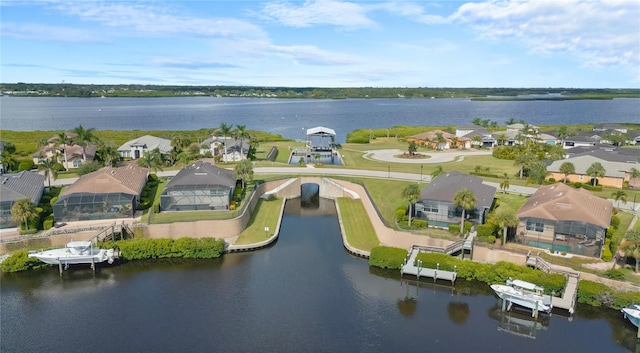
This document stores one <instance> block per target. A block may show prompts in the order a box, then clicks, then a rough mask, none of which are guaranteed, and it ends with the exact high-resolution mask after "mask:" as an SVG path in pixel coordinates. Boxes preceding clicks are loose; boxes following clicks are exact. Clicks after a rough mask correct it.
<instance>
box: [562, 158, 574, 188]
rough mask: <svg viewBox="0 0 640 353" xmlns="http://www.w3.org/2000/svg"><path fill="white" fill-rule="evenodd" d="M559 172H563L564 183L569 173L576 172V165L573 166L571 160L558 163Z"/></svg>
mask: <svg viewBox="0 0 640 353" xmlns="http://www.w3.org/2000/svg"><path fill="white" fill-rule="evenodd" d="M560 173H562V174H564V183H565V184H566V183H567V177H568V176H569V174H575V173H576V166H574V165H573V163H571V162H564V163H562V164H560Z"/></svg>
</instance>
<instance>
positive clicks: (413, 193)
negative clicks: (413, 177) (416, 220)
mask: <svg viewBox="0 0 640 353" xmlns="http://www.w3.org/2000/svg"><path fill="white" fill-rule="evenodd" d="M402 198H404V199H405V200H407V201H409V223H408V224H409V227H411V216H412V215H413V204H414V203H416V201H418V200H420V189H419V188H418V184H414V183H411V184H409V185H407V186H406V187H405V188H404V189H403V190H402Z"/></svg>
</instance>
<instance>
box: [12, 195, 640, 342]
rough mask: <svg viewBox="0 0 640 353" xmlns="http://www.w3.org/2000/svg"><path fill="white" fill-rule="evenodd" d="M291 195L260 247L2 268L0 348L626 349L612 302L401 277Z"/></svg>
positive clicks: (327, 216)
mask: <svg viewBox="0 0 640 353" xmlns="http://www.w3.org/2000/svg"><path fill="white" fill-rule="evenodd" d="M306 204H307V202H305V203H304V205H301V201H300V199H297V200H289V201H288V202H287V205H286V208H285V214H284V217H283V222H282V228H281V231H280V238H279V239H278V241H277V242H276V243H275V244H274V245H273V246H271V247H270V248H267V249H263V250H260V251H256V252H249V253H235V254H227V255H225V256H223V257H222V258H220V259H216V260H202V261H193V260H189V261H187V260H176V259H174V260H162V261H160V260H158V261H137V262H130V263H125V264H120V265H118V266H112V267H103V268H102V269H101V270H100V272H99V273H98V274H97V275H96V276H93V275H92V273H91V271H90V270H85V269H72V270H70V271H68V272H66V273H65V274H64V279H60V278H59V276H58V273H57V268H52V269H51V270H47V271H44V272H38V273H19V274H4V275H3V276H2V285H1V289H0V295H1V296H0V299H1V301H0V303H1V306H0V309H1V310H0V320H1V331H0V334H1V335H0V351H1V352H3V353H4V352H15V353H20V352H38V353H39V352H89V351H90V352H94V353H100V352H105V353H106V352H109V353H113V352H154V353H160V352H172V353H173V352H490V351H493V352H518V353H523V352H535V353H540V352H599V353H603V352H635V351H638V350H640V348H639V347H638V346H636V338H635V335H636V334H635V330H634V328H633V326H631V324H629V323H627V322H625V321H624V320H623V318H622V314H621V313H619V312H616V311H613V310H602V309H593V308H590V307H578V310H577V313H576V315H574V317H573V318H572V319H571V320H569V319H568V318H567V317H566V316H563V315H562V313H554V314H553V315H552V316H550V317H548V316H545V317H541V318H540V319H539V320H538V321H532V320H531V318H530V316H529V314H526V313H524V314H518V313H517V312H512V313H506V314H504V313H502V312H500V310H499V309H498V306H497V305H498V302H497V299H496V297H495V295H494V294H493V293H492V292H491V290H490V289H489V287H488V286H486V285H483V284H480V283H472V282H465V281H464V280H459V281H458V282H457V283H456V284H455V288H454V287H451V286H449V285H447V284H446V283H443V284H442V285H439V284H433V283H432V282H430V281H423V282H421V283H416V282H415V281H412V280H407V279H401V278H400V276H399V273H397V271H383V270H379V269H374V268H370V267H369V266H368V264H367V261H366V260H363V259H361V258H357V257H353V256H351V255H349V254H347V253H346V252H345V251H344V248H343V246H342V243H341V238H340V229H339V225H338V220H337V217H336V212H335V206H334V205H333V203H332V202H331V201H327V200H323V199H320V200H319V204H318V205H316V206H312V207H307V205H306Z"/></svg>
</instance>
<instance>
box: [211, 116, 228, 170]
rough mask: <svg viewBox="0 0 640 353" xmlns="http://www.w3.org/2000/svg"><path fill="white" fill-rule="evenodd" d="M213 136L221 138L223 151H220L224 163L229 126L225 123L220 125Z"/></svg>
mask: <svg viewBox="0 0 640 353" xmlns="http://www.w3.org/2000/svg"><path fill="white" fill-rule="evenodd" d="M213 134H214V135H215V136H222V140H223V142H224V151H222V154H223V156H222V160H223V161H224V162H226V161H227V137H228V136H231V126H230V125H227V124H225V123H220V127H218V128H217V129H216V130H215V131H214V133H213Z"/></svg>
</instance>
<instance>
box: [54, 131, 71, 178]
mask: <svg viewBox="0 0 640 353" xmlns="http://www.w3.org/2000/svg"><path fill="white" fill-rule="evenodd" d="M55 139H56V144H57V145H58V146H62V153H63V155H64V169H65V170H67V171H68V170H69V168H68V167H67V145H68V144H70V143H71V138H69V136H68V135H67V133H66V132H65V131H62V132H59V133H58V134H57V135H56V137H55Z"/></svg>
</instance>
